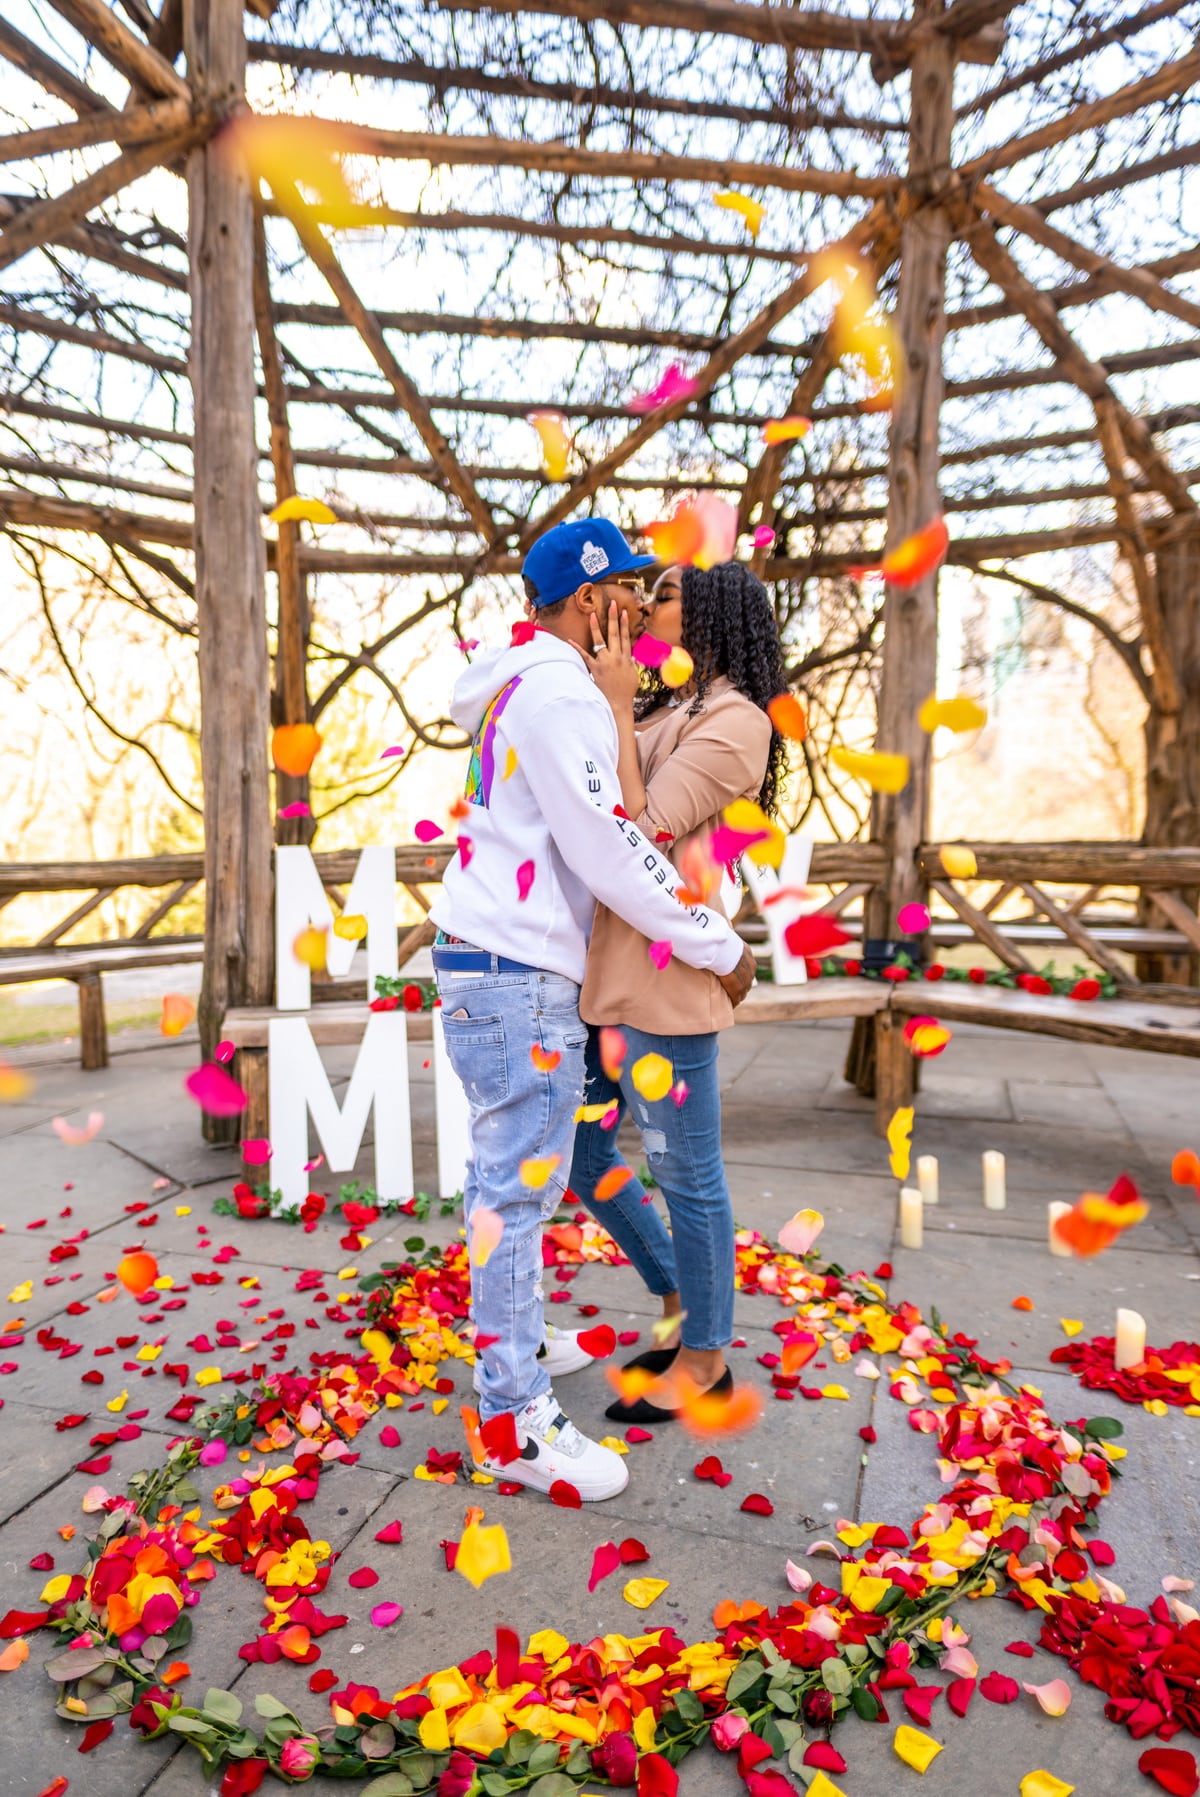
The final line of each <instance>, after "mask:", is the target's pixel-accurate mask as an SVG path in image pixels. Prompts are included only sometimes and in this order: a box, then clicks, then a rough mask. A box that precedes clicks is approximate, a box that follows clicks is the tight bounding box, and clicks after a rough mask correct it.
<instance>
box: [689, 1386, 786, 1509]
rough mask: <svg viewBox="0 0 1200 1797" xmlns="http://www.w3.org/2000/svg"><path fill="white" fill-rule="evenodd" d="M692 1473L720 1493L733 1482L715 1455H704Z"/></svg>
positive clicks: (730, 1474) (731, 1475) (730, 1475)
mask: <svg viewBox="0 0 1200 1797" xmlns="http://www.w3.org/2000/svg"><path fill="white" fill-rule="evenodd" d="M789 1395H790V1394H789ZM694 1471H695V1474H696V1477H697V1478H698V1479H708V1480H711V1482H712V1483H713V1484H714V1485H719V1486H720V1488H721V1490H722V1491H723V1490H724V1489H725V1487H726V1485H729V1484H730V1483H731V1482H732V1480H733V1474H732V1473H727V1472H726V1471H725V1468H724V1467H723V1466H722V1465H721V1462H720V1459H719V1457H718V1456H717V1455H716V1454H706V1455H705V1457H704V1459H703V1460H701V1461H699V1462H698V1464H697V1465H696V1467H695V1468H694Z"/></svg>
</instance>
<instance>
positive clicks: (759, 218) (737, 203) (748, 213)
mask: <svg viewBox="0 0 1200 1797" xmlns="http://www.w3.org/2000/svg"><path fill="white" fill-rule="evenodd" d="M713 204H714V206H722V207H724V209H725V211H726V212H736V213H738V215H739V216H740V217H741V219H742V221H743V223H744V224H745V226H746V229H747V231H748V232H749V233H750V236H751V237H752V238H756V237H757V236H758V233H759V232H760V230H761V229H762V222H763V219H764V218H765V217H766V216H767V209H766V207H765V206H764V205H763V204H762V202H761V200H752V199H751V198H750V196H749V195H748V194H744V193H731V192H728V191H726V192H723V193H714V195H713Z"/></svg>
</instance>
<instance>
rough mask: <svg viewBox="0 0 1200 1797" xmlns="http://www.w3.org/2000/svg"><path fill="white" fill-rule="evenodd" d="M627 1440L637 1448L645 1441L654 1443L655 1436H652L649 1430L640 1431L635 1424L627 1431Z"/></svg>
mask: <svg viewBox="0 0 1200 1797" xmlns="http://www.w3.org/2000/svg"><path fill="white" fill-rule="evenodd" d="M625 1439H626V1441H628V1442H631V1443H632V1444H633V1446H634V1447H635V1448H636V1447H638V1446H639V1445H640V1443H642V1442H643V1441H653V1440H654V1436H653V1435H652V1434H651V1432H650V1430H649V1429H640V1428H639V1427H638V1425H637V1424H636V1423H634V1424H633V1425H632V1427H630V1428H628V1429H626V1431H625Z"/></svg>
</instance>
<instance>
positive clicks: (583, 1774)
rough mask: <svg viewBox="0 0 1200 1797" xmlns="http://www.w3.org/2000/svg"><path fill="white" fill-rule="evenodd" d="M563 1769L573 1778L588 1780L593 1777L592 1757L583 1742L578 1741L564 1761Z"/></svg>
mask: <svg viewBox="0 0 1200 1797" xmlns="http://www.w3.org/2000/svg"><path fill="white" fill-rule="evenodd" d="M562 1769H563V1771H564V1772H569V1773H570V1774H571V1777H572V1778H588V1777H589V1776H590V1775H591V1770H592V1756H591V1754H590V1753H589V1752H588V1749H587V1746H586V1744H585V1743H584V1742H583V1741H576V1743H575V1745H574V1747H572V1749H571V1751H570V1753H569V1754H568V1755H567V1757H566V1759H565V1760H564V1761H563V1768H562Z"/></svg>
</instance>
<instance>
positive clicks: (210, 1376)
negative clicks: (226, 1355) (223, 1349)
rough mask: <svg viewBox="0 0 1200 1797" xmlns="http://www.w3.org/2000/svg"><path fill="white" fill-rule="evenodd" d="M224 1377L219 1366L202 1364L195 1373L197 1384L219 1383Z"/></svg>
mask: <svg viewBox="0 0 1200 1797" xmlns="http://www.w3.org/2000/svg"><path fill="white" fill-rule="evenodd" d="M224 1377H225V1375H224V1373H223V1372H222V1371H221V1369H220V1367H219V1366H202V1367H201V1368H200V1371H199V1372H198V1373H197V1374H196V1384H197V1385H220V1383H221V1381H222V1379H223V1378H224Z"/></svg>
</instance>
